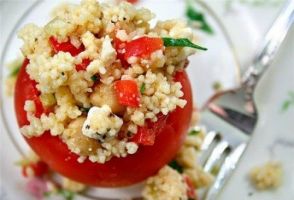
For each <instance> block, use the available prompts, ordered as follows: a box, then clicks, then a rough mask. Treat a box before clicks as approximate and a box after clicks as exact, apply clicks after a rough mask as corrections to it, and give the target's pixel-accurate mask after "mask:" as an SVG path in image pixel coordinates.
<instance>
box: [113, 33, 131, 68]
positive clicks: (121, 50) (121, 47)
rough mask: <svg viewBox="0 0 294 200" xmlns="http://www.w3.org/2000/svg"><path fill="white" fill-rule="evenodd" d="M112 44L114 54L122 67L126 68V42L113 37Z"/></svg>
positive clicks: (127, 64)
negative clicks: (114, 50)
mask: <svg viewBox="0 0 294 200" xmlns="http://www.w3.org/2000/svg"><path fill="white" fill-rule="evenodd" d="M113 45H114V48H115V49H116V56H117V58H118V59H119V60H120V61H121V64H122V67H123V68H126V69H127V68H128V66H129V63H128V62H127V61H126V60H125V51H126V50H125V47H126V42H123V41H121V40H120V39H118V38H114V39H113Z"/></svg>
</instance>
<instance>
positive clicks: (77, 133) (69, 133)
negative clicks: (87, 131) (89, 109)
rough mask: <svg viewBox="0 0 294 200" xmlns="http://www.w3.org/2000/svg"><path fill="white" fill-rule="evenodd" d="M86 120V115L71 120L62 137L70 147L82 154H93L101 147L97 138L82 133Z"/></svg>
mask: <svg viewBox="0 0 294 200" xmlns="http://www.w3.org/2000/svg"><path fill="white" fill-rule="evenodd" d="M85 120H86V118H85V117H79V118H77V119H75V120H73V121H71V122H70V123H69V125H68V127H67V129H66V130H65V131H64V132H63V134H62V139H63V141H64V142H65V143H66V144H67V146H68V148H69V149H70V150H71V151H73V152H75V153H78V154H79V155H81V156H89V155H93V154H94V153H96V151H97V149H98V148H100V144H99V142H98V141H97V140H95V139H92V138H89V137H87V136H85V135H83V134H82V127H83V123H84V121H85Z"/></svg>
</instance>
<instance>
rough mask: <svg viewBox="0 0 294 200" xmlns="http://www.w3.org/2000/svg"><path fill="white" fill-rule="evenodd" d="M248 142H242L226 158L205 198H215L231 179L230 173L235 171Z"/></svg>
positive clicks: (205, 199)
mask: <svg viewBox="0 0 294 200" xmlns="http://www.w3.org/2000/svg"><path fill="white" fill-rule="evenodd" d="M246 146H247V144H246V143H242V144H240V145H239V146H238V147H236V148H235V150H234V151H233V152H232V153H231V154H230V155H229V156H228V157H227V158H226V159H225V161H224V164H223V165H222V166H221V168H220V171H219V173H218V175H217V176H216V179H215V181H214V183H213V185H212V186H211V187H210V189H209V190H208V192H207V193H206V195H205V198H204V200H215V199H216V197H217V195H218V194H219V191H220V190H221V188H222V187H223V185H224V184H225V183H226V181H227V180H228V179H229V177H230V175H231V174H232V172H233V171H234V169H235V167H236V165H237V163H238V161H239V160H240V157H241V155H242V154H243V152H244V150H245V149H246Z"/></svg>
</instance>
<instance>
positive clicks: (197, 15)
mask: <svg viewBox="0 0 294 200" xmlns="http://www.w3.org/2000/svg"><path fill="white" fill-rule="evenodd" d="M186 2H187V6H186V16H187V18H188V19H189V20H190V21H194V22H197V23H199V25H200V27H199V28H200V30H202V31H204V32H206V33H208V34H213V30H212V28H211V26H210V25H209V24H208V22H207V21H206V18H205V16H204V14H203V13H202V12H200V11H198V10H196V9H195V8H194V7H193V6H192V3H191V2H190V1H186Z"/></svg>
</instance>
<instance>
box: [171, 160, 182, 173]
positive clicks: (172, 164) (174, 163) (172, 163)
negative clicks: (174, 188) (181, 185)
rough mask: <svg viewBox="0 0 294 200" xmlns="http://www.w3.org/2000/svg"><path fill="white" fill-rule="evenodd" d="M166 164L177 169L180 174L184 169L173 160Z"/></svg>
mask: <svg viewBox="0 0 294 200" xmlns="http://www.w3.org/2000/svg"><path fill="white" fill-rule="evenodd" d="M168 165H169V166H170V167H171V168H173V169H174V170H177V171H178V172H179V173H180V174H182V173H183V171H184V169H183V167H182V166H181V165H180V164H179V163H178V162H177V161H175V160H173V161H171V162H170V163H169V164H168Z"/></svg>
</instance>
